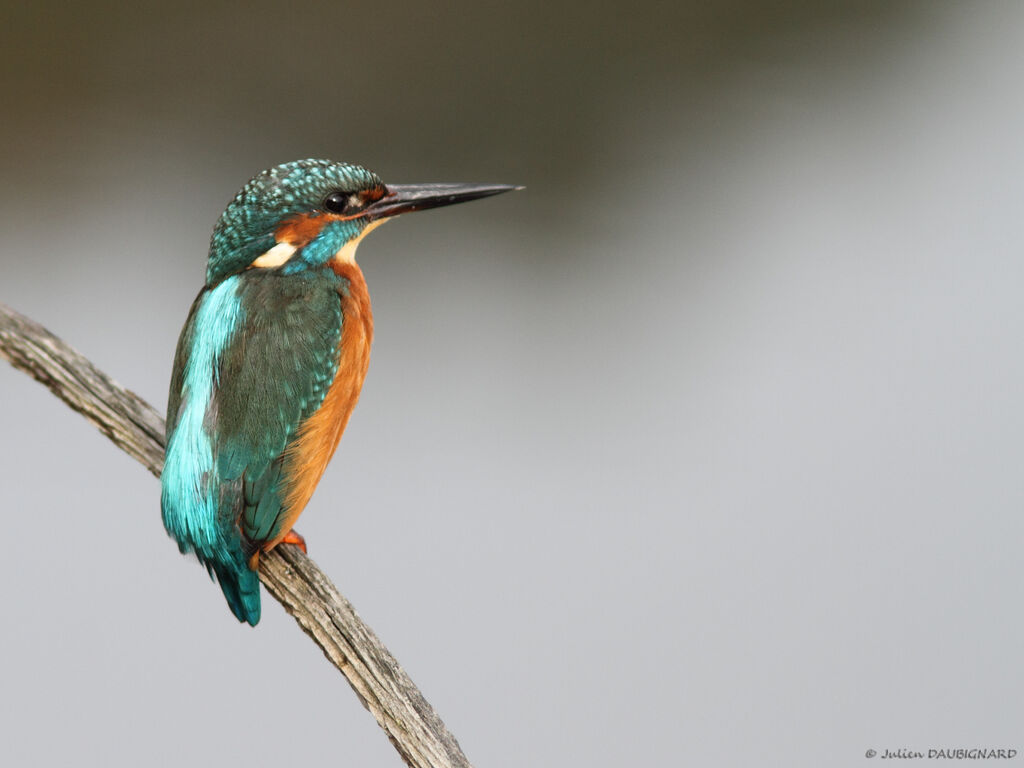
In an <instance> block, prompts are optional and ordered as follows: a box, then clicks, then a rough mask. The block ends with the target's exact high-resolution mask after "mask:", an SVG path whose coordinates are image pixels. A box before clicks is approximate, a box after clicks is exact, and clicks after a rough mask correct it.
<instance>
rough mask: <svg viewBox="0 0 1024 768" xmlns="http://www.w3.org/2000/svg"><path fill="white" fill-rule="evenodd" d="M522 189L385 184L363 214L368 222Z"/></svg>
mask: <svg viewBox="0 0 1024 768" xmlns="http://www.w3.org/2000/svg"><path fill="white" fill-rule="evenodd" d="M514 189H523V187H517V186H514V185H512V184H388V185H387V190H388V193H387V194H386V195H384V197H382V198H381V199H380V200H378V201H377V202H375V203H371V204H370V205H368V206H367V207H366V210H365V211H363V215H364V216H365V217H366V218H367V219H369V220H370V221H374V220H375V219H383V218H386V217H388V216H397V215H398V214H400V213H409V212H410V211H425V210H426V209H427V208H440V207H441V206H443V205H454V204H455V203H466V202H469V201H470V200H479V199H480V198H481V197H490V196H491V195H500V194H501V193H502V192H511V191H512V190H514Z"/></svg>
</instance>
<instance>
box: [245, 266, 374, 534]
mask: <svg viewBox="0 0 1024 768" xmlns="http://www.w3.org/2000/svg"><path fill="white" fill-rule="evenodd" d="M331 266H332V267H333V269H334V271H335V272H336V273H337V274H338V275H339V276H340V277H343V278H345V279H346V280H348V283H349V290H348V293H347V295H346V294H342V295H341V311H342V316H343V320H342V326H341V342H340V359H339V361H338V371H337V373H335V375H334V382H333V383H332V384H331V386H330V388H329V389H328V390H327V395H326V396H325V397H324V401H323V403H321V405H320V408H319V409H317V411H316V413H314V414H313V415H312V416H310V417H309V418H308V419H306V421H305V422H304V423H303V424H302V426H301V427H300V428H299V431H298V434H297V435H296V437H295V439H294V440H293V441H292V442H291V444H290V445H289V446H288V449H287V450H286V452H285V466H284V473H283V474H284V477H285V478H287V479H286V481H285V490H284V499H283V501H284V504H283V510H284V521H283V524H282V525H281V528H280V529H279V531H278V534H277V535H276V536H275V537H274V538H273V539H271V540H270V541H268V542H266V543H265V544H264V545H263V547H262V549H263V550H264V551H270V550H271V549H273V548H274V547H275V546H277V545H278V544H279V543H280V542H281V539H283V538H284V537H285V536H286V535H287V534H288V532H289V531H290V530H291V529H292V526H293V525H295V521H296V520H297V519H298V517H299V515H300V514H301V513H302V510H303V509H304V508H305V506H306V504H307V502H309V499H310V497H311V496H312V495H313V491H314V490H315V489H316V484H317V483H318V482H320V477H321V476H322V475H323V473H324V470H325V469H326V468H327V464H328V462H330V460H331V457H332V456H333V455H334V451H335V449H336V448H337V447H338V441H339V440H341V435H342V433H343V432H344V431H345V426H346V425H347V424H348V419H349V417H350V416H351V415H352V410H353V409H354V408H355V407H356V401H357V400H358V399H359V392H360V390H361V389H362V388H363V379H365V378H366V369H367V368H368V367H369V365H370V343H371V342H372V341H373V313H372V312H371V311H370V294H369V291H368V290H367V288H366V280H364V279H363V273H362V270H360V269H359V267H358V266H357V265H356V264H355V263H354V262H340V261H337V260H335V261H332V262H331Z"/></svg>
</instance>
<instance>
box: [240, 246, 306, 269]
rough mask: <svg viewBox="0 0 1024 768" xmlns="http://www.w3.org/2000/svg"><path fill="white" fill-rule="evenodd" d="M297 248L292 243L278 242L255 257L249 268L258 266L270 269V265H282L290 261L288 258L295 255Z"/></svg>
mask: <svg viewBox="0 0 1024 768" xmlns="http://www.w3.org/2000/svg"><path fill="white" fill-rule="evenodd" d="M297 250H299V249H298V248H296V247H295V246H294V245H292V244H291V243H278V244H277V245H275V246H274V247H273V248H271V249H270V250H269V251H267V252H266V253H264V254H263V255H262V256H257V257H256V258H255V259H253V262H252V264H250V265H249V268H250V269H251V268H253V267H256V268H258V269H268V268H270V267H280V266H281V265H282V264H284V263H285V262H286V261H288V259H290V258H291V257H292V256H294V255H295V252H296V251H297Z"/></svg>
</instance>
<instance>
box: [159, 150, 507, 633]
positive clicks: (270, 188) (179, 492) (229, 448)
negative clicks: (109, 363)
mask: <svg viewBox="0 0 1024 768" xmlns="http://www.w3.org/2000/svg"><path fill="white" fill-rule="evenodd" d="M513 189H521V187H516V186H513V185H508V184H411V185H410V184H384V182H383V181H382V180H381V179H380V177H379V176H378V175H377V174H375V173H373V172H372V171H370V170H367V169H366V168H364V167H362V166H359V165H354V164H350V163H344V162H335V161H331V160H322V159H307V160H297V161H293V162H289V163H283V164H281V165H277V166H274V167H273V168H269V169H267V170H265V171H262V172H260V173H258V174H256V175H255V176H254V177H253V178H252V179H250V180H249V182H248V183H246V184H245V186H243V187H242V189H241V190H240V191H239V192H238V194H236V195H235V197H234V198H233V199H232V200H231V202H230V203H229V204H228V206H227V208H225V210H224V212H223V213H222V214H221V216H220V218H219V219H218V221H217V223H216V225H215V227H214V230H213V235H212V237H211V238H210V250H209V257H208V261H207V267H206V282H205V284H204V285H203V288H202V289H201V290H200V291H199V295H198V296H197V297H196V299H195V301H194V302H193V303H192V308H191V310H190V312H189V314H188V318H187V320H186V322H185V325H184V328H183V329H182V331H181V335H180V337H179V340H178V345H177V351H176V354H175V358H174V367H173V372H172V375H171V384H170V394H169V397H168V404H167V450H166V457H165V463H164V468H163V471H162V473H161V495H160V506H161V513H162V518H163V524H164V527H165V529H166V530H167V532H168V534H169V535H170V536H171V538H173V539H174V540H175V541H176V542H177V544H178V548H179V550H180V551H181V552H182V554H194V555H195V556H196V557H197V558H198V560H199V562H200V563H201V564H202V565H204V566H205V567H206V569H207V571H208V573H209V575H210V577H211V579H215V580H216V581H217V582H218V583H219V585H220V588H221V590H222V591H223V593H224V597H225V598H226V600H227V603H228V606H229V607H230V608H231V611H232V613H233V614H234V615H235V617H236V618H237V619H238V620H239V621H240V622H243V623H248V624H249V625H251V626H256V624H257V623H258V622H259V620H260V588H259V578H258V576H257V569H258V566H259V558H260V555H261V554H263V553H266V552H269V551H270V550H272V549H273V548H274V547H275V546H277V545H278V544H280V543H281V542H287V543H292V544H296V545H298V546H300V547H301V548H302V549H303V550H304V551H305V541H304V539H303V538H302V537H301V536H300V535H299V534H297V533H296V532H295V531H294V530H293V528H292V527H293V526H294V524H295V521H296V519H297V518H298V517H299V514H300V513H301V512H302V510H303V508H304V507H305V506H306V504H307V502H308V501H309V499H310V497H311V496H312V495H313V491H314V490H315V488H316V485H317V483H318V482H319V481H320V478H321V476H322V475H323V473H324V470H325V469H326V467H327V464H328V462H329V461H330V460H331V457H332V456H333V455H334V452H335V449H336V448H337V446H338V442H339V440H340V439H341V436H342V433H343V432H344V431H345V427H346V425H347V424H348V420H349V417H350V416H351V414H352V410H353V408H354V407H355V405H356V401H357V400H358V398H359V394H360V391H361V389H362V385H363V380H364V378H365V377H366V372H367V367H368V366H369V361H370V345H371V342H372V340H373V313H372V310H371V307H370V294H369V292H368V289H367V286H366V280H365V279H364V277H363V273H362V271H361V270H360V268H359V266H358V265H357V264H356V260H355V255H356V248H357V247H358V245H359V243H360V241H361V240H362V239H363V238H364V237H365V236H366V235H367V234H369V233H370V232H371V231H372V230H374V229H376V228H377V227H378V226H380V225H381V224H382V223H383V222H385V221H387V220H389V219H391V218H393V217H395V216H398V215H399V214H402V213H408V212H411V211H420V210H426V209H429V208H438V207H441V206H447V205H452V204H454V203H462V202H466V201H469V200H476V199H479V198H483V197H488V196H490V195H496V194H500V193H502V192H508V191H510V190H513Z"/></svg>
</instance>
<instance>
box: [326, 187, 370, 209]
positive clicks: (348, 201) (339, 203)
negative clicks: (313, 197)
mask: <svg viewBox="0 0 1024 768" xmlns="http://www.w3.org/2000/svg"><path fill="white" fill-rule="evenodd" d="M362 207H363V201H362V199H361V198H360V197H359V195H357V194H354V193H353V194H346V193H345V192H331V194H329V195H328V196H327V197H325V198H324V210H325V211H330V212H331V213H340V214H352V213H355V212H356V211H358V210H359V209H360V208H362Z"/></svg>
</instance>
